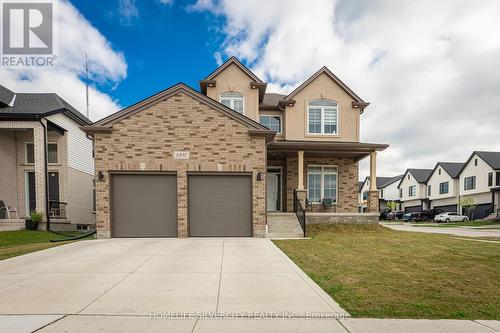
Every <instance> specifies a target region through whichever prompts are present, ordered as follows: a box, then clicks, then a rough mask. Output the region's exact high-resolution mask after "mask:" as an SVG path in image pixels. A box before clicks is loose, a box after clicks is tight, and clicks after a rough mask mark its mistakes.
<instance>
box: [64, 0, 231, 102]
mask: <svg viewBox="0 0 500 333" xmlns="http://www.w3.org/2000/svg"><path fill="white" fill-rule="evenodd" d="M189 3H190V2H179V1H178V2H176V3H174V4H172V5H165V4H162V3H161V2H160V1H137V2H135V8H136V10H137V14H136V15H134V16H131V17H128V16H126V17H124V13H120V11H119V10H117V8H118V9H119V7H120V1H118V0H108V1H100V3H99V10H96V6H95V3H94V2H93V1H73V4H74V5H75V7H76V8H78V10H79V11H80V12H81V13H82V14H83V15H84V16H85V18H87V20H89V21H90V22H91V23H92V25H93V26H94V27H95V28H97V29H98V30H99V31H100V32H101V34H103V35H104V36H105V37H106V38H107V39H108V40H109V42H110V43H111V44H112V46H113V49H115V50H118V51H121V52H123V54H124V56H125V60H126V62H127V64H128V70H127V78H126V79H125V80H123V81H122V82H120V83H119V84H118V85H116V87H114V86H113V85H102V87H101V90H102V91H104V92H105V93H107V94H109V95H111V96H112V97H114V98H115V99H118V101H119V103H120V104H121V105H122V106H127V105H130V104H133V103H135V102H137V101H138V100H140V99H143V98H145V97H148V96H150V95H152V94H153V93H155V92H157V91H159V90H162V89H165V88H167V87H169V86H171V85H173V84H176V83H177V82H184V83H186V84H188V85H190V86H192V87H194V88H198V81H199V80H200V79H203V77H204V76H205V75H208V74H209V73H210V72H211V71H212V70H214V68H216V67H217V63H216V61H215V58H214V56H213V55H214V53H215V52H216V51H218V48H219V44H220V41H221V39H222V38H223V36H221V34H220V33H217V30H216V29H214V28H212V26H213V25H214V24H215V25H217V24H218V23H217V22H216V21H217V20H221V19H220V18H219V19H217V18H216V17H213V16H212V15H209V14H207V13H200V12H194V11H190V12H188V11H187V10H186V6H188V5H189ZM209 22H210V25H209V24H208V23H209ZM89 57H92V54H89Z"/></svg>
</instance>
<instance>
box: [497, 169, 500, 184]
mask: <svg viewBox="0 0 500 333" xmlns="http://www.w3.org/2000/svg"><path fill="white" fill-rule="evenodd" d="M496 177H497V179H496V183H497V186H500V171H497V176H496Z"/></svg>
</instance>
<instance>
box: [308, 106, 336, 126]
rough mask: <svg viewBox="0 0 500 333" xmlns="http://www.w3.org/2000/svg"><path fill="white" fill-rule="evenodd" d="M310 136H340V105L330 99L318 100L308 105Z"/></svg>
mask: <svg viewBox="0 0 500 333" xmlns="http://www.w3.org/2000/svg"><path fill="white" fill-rule="evenodd" d="M307 120H308V125H307V133H308V134H326V135H332V134H338V105H337V102H335V101H332V100H328V99H316V100H314V101H310V102H309V104H308V105H307Z"/></svg>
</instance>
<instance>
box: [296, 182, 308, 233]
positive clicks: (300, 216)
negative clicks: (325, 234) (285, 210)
mask: <svg viewBox="0 0 500 333" xmlns="http://www.w3.org/2000/svg"><path fill="white" fill-rule="evenodd" d="M293 211H294V212H295V216H297V220H299V224H300V227H301V228H302V231H303V232H304V237H307V230H306V210H305V209H304V208H303V207H302V203H301V202H300V200H299V197H298V196H297V190H293Z"/></svg>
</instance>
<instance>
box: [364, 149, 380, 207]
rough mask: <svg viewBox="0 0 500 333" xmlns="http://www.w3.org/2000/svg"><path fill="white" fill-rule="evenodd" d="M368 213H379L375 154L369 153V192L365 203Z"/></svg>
mask: <svg viewBox="0 0 500 333" xmlns="http://www.w3.org/2000/svg"><path fill="white" fill-rule="evenodd" d="M366 206H367V208H368V212H370V213H375V212H378V211H379V206H378V190H377V152H376V151H372V152H371V153H370V190H369V191H368V200H367V203H366Z"/></svg>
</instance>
